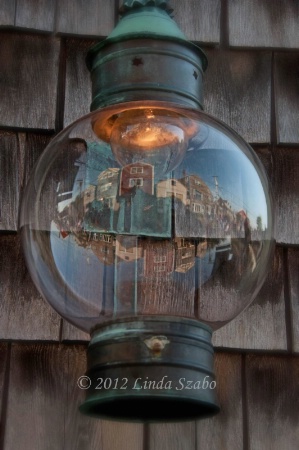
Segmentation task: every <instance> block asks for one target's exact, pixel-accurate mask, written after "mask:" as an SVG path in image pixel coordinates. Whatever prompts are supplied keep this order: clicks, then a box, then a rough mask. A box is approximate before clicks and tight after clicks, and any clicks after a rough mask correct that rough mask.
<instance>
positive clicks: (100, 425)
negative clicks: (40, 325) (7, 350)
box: [4, 344, 143, 450]
mask: <svg viewBox="0 0 299 450" xmlns="http://www.w3.org/2000/svg"><path fill="white" fill-rule="evenodd" d="M85 365H86V356H85V347H81V346H77V347H75V346H72V347H70V346H62V345H42V344H23V345H22V344H14V345H13V347H12V355H11V364H10V379H9V382H10V383H9V396H8V409H7V418H6V433H5V441H4V448H5V450H15V449H17V448H24V449H25V448H31V449H36V450H37V449H38V450H53V449H54V448H55V450H56V449H61V450H97V449H99V448H101V449H104V450H143V426H142V425H141V424H119V423H115V422H103V421H100V420H95V419H93V418H89V417H87V416H84V415H82V414H81V413H80V412H79V410H78V406H79V405H80V404H81V403H82V401H83V400H84V396H85V391H84V390H82V389H79V387H78V384H77V381H78V378H79V377H80V376H82V375H84V371H85Z"/></svg>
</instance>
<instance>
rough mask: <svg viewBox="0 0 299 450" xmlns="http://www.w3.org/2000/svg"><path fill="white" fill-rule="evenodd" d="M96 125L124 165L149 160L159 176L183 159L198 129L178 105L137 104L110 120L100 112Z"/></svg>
mask: <svg viewBox="0 0 299 450" xmlns="http://www.w3.org/2000/svg"><path fill="white" fill-rule="evenodd" d="M132 106H133V105H132ZM93 129H94V132H95V133H96V134H97V135H98V136H99V137H100V138H102V139H104V140H106V141H109V143H110V145H111V150H112V152H113V155H114V157H115V159H116V161H117V162H118V163H119V164H120V165H121V166H126V165H128V164H131V163H148V164H151V165H153V166H154V168H155V176H160V175H164V174H166V173H169V172H170V171H171V170H174V169H175V167H177V166H178V165H179V164H180V163H181V161H182V159H183V157H184V155H185V152H186V150H187V146H188V142H189V139H190V138H191V137H193V136H194V135H195V134H196V132H197V131H198V130H197V128H196V126H195V124H194V123H193V122H192V121H190V120H189V119H188V117H187V116H184V115H183V114H181V113H179V112H178V111H175V110H174V108H171V109H163V108H157V107H155V108H150V107H149V108H146V107H139V108H136V107H135V108H134V106H133V107H131V108H128V109H125V110H123V111H120V112H119V113H117V114H114V115H112V116H110V117H109V118H108V119H107V120H103V119H102V117H101V114H100V117H98V118H97V119H96V120H95V122H94V124H93Z"/></svg>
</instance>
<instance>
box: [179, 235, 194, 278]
mask: <svg viewBox="0 0 299 450" xmlns="http://www.w3.org/2000/svg"><path fill="white" fill-rule="evenodd" d="M194 265H195V245H194V244H193V243H192V242H190V241H188V240H186V239H177V238H176V239H175V272H181V273H185V272H187V271H188V270H190V269H191V268H192V267H193V266H194Z"/></svg>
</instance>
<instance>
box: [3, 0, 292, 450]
mask: <svg viewBox="0 0 299 450" xmlns="http://www.w3.org/2000/svg"><path fill="white" fill-rule="evenodd" d="M118 3H119V2H118V1H114V0H90V1H88V2H87V1H85V0H59V1H55V0H17V1H16V0H1V2H0V92H1V97H0V338H1V342H0V414H1V416H0V425H1V428H0V450H16V449H20V448H22V449H24V450H27V449H31V450H32V449H33V450H48V449H49V450H53V449H55V450H56V449H61V450H64V449H70V450H71V449H72V450H73V449H78V450H79V449H80V450H85V449H86V450H87V449H101V450H118V449H122V450H127V449H128V450H129V449H130V450H149V449H150V450H159V449H163V450H168V449H169V450H170V449H171V450H179V449H182V450H183V449H184V450H206V449H213V450H218V449H227V450H259V449H260V450H268V449H271V450H295V449H297V448H298V446H299V415H298V404H299V387H298V386H299V359H298V356H296V355H298V352H299V326H298V323H299V3H298V1H295V0H271V1H269V0H250V1H249V0H172V2H171V3H172V5H173V7H174V9H175V11H176V19H177V22H178V23H179V24H180V26H181V27H182V29H183V30H184V31H185V33H186V35H187V36H188V37H189V38H190V39H192V40H193V41H195V42H198V43H200V44H201V46H202V48H203V49H204V50H205V51H206V53H207V55H208V58H209V68H208V70H207V72H206V76H205V109H206V111H207V112H209V113H211V114H213V115H215V116H216V117H218V118H220V119H221V120H223V121H225V122H226V123H227V124H228V125H230V126H231V127H233V128H235V129H236V131H237V132H238V133H240V134H241V135H242V136H243V137H244V138H245V139H246V140H247V141H248V142H250V143H251V144H252V145H253V147H254V149H255V151H256V153H257V154H258V156H259V157H260V158H261V160H262V162H263V164H264V166H265V168H266V171H267V173H268V176H269V179H270V181H271V184H272V187H273V193H274V199H275V205H276V223H277V227H276V236H275V237H276V241H277V246H276V251H275V255H274V257H273V262H272V269H271V272H270V273H269V275H268V278H267V280H266V282H265V285H264V287H263V288H262V290H261V292H260V293H259V295H258V297H257V299H256V300H255V302H254V303H253V304H252V305H251V306H250V307H249V308H248V309H247V310H246V311H245V312H243V313H242V314H241V315H240V316H239V317H238V318H237V319H236V320H234V321H233V322H232V323H230V324H229V325H227V326H226V327H224V328H223V329H221V330H219V331H217V332H216V333H215V335H214V343H215V346H216V348H217V350H218V351H217V355H216V362H215V366H216V372H217V374H218V388H219V399H220V403H221V407H222V411H221V413H220V414H219V415H218V416H216V417H215V418H214V419H209V420H205V421H201V422H198V423H195V422H192V423H191V422H189V423H184V424H179V425H178V424H176V425H173V424H167V425H166V424H155V425H145V426H143V425H136V424H124V423H122V424H119V423H113V422H105V421H96V420H92V419H88V418H86V417H83V416H82V415H80V414H79V413H78V412H77V405H78V404H79V403H80V402H81V401H82V398H83V395H84V392H82V391H80V389H79V388H78V387H77V385H76V380H77V378H78V376H80V375H82V374H84V371H85V364H86V361H85V349H86V342H87V340H88V336H87V335H85V334H84V333H82V332H80V331H79V330H76V329H74V328H73V327H72V326H71V325H69V324H67V323H66V322H65V321H63V320H62V319H61V318H60V317H59V316H58V315H57V314H56V313H55V312H54V311H53V310H52V309H51V308H50V307H49V306H48V305H47V304H46V303H45V302H44V300H43V299H42V298H41V297H40V295H39V294H38V292H37V291H36V289H35V287H34V286H33V283H32V281H31V279H30V277H29V275H28V272H27V269H26V267H25V263H24V258H23V255H22V250H21V248H20V242H19V236H18V234H17V222H18V210H19V201H20V198H21V196H22V192H23V189H24V186H25V184H26V182H27V180H28V176H29V173H30V170H31V168H32V166H33V164H34V163H35V161H36V160H37V158H38V156H39V155H40V154H41V152H42V151H43V149H44V148H45V146H46V145H47V143H48V142H49V140H50V139H51V138H52V137H53V136H54V135H55V133H57V132H58V131H60V130H61V129H62V128H63V127H64V126H66V125H68V124H69V123H71V122H72V121H73V120H75V119H77V118H78V117H80V116H81V115H82V114H85V113H87V112H88V110H89V103H90V98H91V93H90V80H89V74H88V71H87V69H86V67H85V63H84V58H85V55H86V52H87V49H88V47H89V46H90V45H91V44H93V43H94V42H95V41H96V40H98V39H102V38H103V37H105V36H106V35H107V34H108V33H109V32H110V31H111V29H112V28H113V25H114V23H115V20H116V17H117V8H116V6H117V4H118Z"/></svg>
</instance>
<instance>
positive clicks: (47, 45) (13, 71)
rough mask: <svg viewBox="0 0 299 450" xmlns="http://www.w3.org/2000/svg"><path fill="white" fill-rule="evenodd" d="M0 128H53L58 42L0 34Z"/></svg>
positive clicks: (50, 39)
mask: <svg viewBox="0 0 299 450" xmlns="http://www.w3.org/2000/svg"><path fill="white" fill-rule="evenodd" d="M0 40H1V46H0V64H1V77H0V91H1V102H0V126H1V127H15V128H27V129H28V128H29V129H45V130H53V129H54V128H55V115H56V95H57V84H58V83H57V80H58V57H59V47H60V46H59V40H58V39H56V38H53V37H44V36H30V35H23V34H22V35H21V34H15V33H13V34H11V33H2V34H1V36H0Z"/></svg>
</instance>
